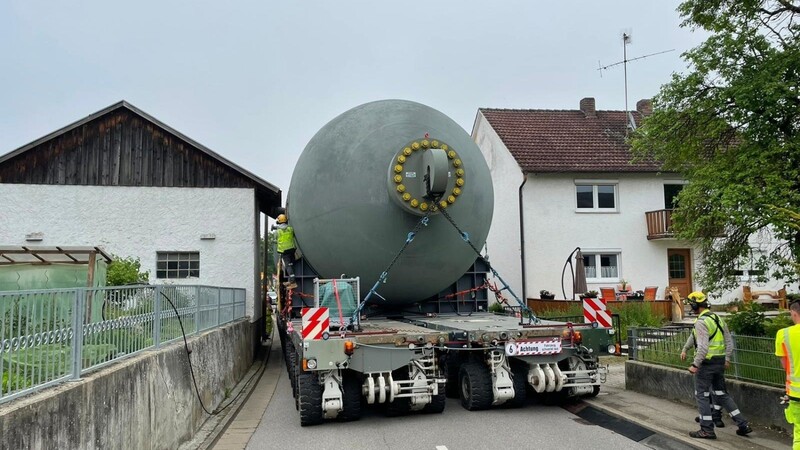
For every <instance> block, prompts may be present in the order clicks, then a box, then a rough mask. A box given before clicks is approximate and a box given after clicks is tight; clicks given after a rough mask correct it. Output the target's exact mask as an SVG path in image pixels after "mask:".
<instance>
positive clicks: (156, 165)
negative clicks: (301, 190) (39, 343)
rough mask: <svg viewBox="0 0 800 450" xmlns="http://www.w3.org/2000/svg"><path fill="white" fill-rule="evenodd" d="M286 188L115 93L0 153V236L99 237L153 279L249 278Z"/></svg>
mask: <svg viewBox="0 0 800 450" xmlns="http://www.w3.org/2000/svg"><path fill="white" fill-rule="evenodd" d="M280 206H281V191H280V189H278V188H277V187H275V186H274V185H272V184H270V183H268V182H266V181H264V180H263V179H261V178H259V177H257V176H255V175H253V174H252V173H250V172H248V171H247V170H245V169H243V168H241V167H239V166H237V165H236V164H234V163H232V162H230V161H228V160H227V159H225V158H223V157H222V156H220V155H218V154H217V153H215V152H213V151H211V150H210V149H208V148H206V147H204V146H203V145H201V144H199V143H197V142H195V141H193V140H192V139H190V138H188V137H186V136H184V135H183V134H181V133H179V132H177V131H176V130H174V129H172V128H170V127H169V126H167V125H165V124H164V123H162V122H160V121H158V120H157V119H155V118H154V117H152V116H150V115H148V114H146V113H145V112H143V111H141V110H140V109H138V108H136V107H134V106H133V105H131V104H130V103H128V102H125V101H121V102H119V103H116V104H114V105H111V106H109V107H108V108H105V109H103V110H101V111H98V112H97V113H95V114H92V115H90V116H88V117H86V118H84V119H82V120H79V121H77V122H75V123H73V124H70V125H68V126H66V127H64V128H62V129H60V130H57V131H55V132H53V133H51V134H49V135H47V136H44V137H42V138H40V139H37V140H36V141H34V142H31V143H30V144H28V145H25V146H23V147H20V148H18V149H16V150H14V151H12V152H10V153H8V154H6V155H3V156H0V245H47V246H87V245H88V246H95V245H99V246H102V247H103V248H104V249H105V251H106V252H108V253H111V254H113V255H116V256H119V257H135V258H139V259H140V261H141V263H142V267H143V269H145V270H148V271H149V272H150V282H151V283H173V284H207V285H218V286H232V287H240V288H246V289H247V298H248V307H247V314H248V315H250V317H251V318H252V320H253V321H255V320H257V319H259V318H260V317H261V302H260V301H257V300H256V299H259V298H261V292H260V265H259V240H260V236H259V232H260V230H261V223H262V220H264V221H265V218H264V217H263V216H262V215H267V216H270V217H276V216H277V214H278V213H279V212H280Z"/></svg>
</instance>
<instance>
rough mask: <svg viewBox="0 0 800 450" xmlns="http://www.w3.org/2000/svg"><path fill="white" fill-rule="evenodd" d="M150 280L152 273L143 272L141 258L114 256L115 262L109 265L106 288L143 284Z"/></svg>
mask: <svg viewBox="0 0 800 450" xmlns="http://www.w3.org/2000/svg"><path fill="white" fill-rule="evenodd" d="M149 279H150V271H144V272H142V264H141V263H140V262H139V258H132V257H128V258H120V257H119V256H114V261H112V262H111V264H109V265H108V270H107V271H106V286H125V285H130V284H141V283H147V282H148V280H149Z"/></svg>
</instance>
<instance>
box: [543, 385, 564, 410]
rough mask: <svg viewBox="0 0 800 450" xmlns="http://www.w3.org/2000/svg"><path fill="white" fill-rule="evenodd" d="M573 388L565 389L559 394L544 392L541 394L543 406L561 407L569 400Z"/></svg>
mask: <svg viewBox="0 0 800 450" xmlns="http://www.w3.org/2000/svg"><path fill="white" fill-rule="evenodd" d="M571 390H572V388H564V389H561V390H560V391H558V392H542V393H541V394H539V399H540V400H541V402H542V404H543V405H547V406H561V405H563V404H565V403H567V400H569V394H570V391H571Z"/></svg>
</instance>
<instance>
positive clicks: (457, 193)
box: [453, 188, 461, 197]
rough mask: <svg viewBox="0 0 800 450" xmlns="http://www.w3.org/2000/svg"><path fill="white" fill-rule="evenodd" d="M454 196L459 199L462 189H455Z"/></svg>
mask: <svg viewBox="0 0 800 450" xmlns="http://www.w3.org/2000/svg"><path fill="white" fill-rule="evenodd" d="M453 195H455V196H456V197H458V196H459V195H461V189H459V188H453Z"/></svg>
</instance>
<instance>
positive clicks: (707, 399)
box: [687, 291, 753, 439]
mask: <svg viewBox="0 0 800 450" xmlns="http://www.w3.org/2000/svg"><path fill="white" fill-rule="evenodd" d="M687 299H688V301H689V306H691V307H692V311H694V312H695V313H697V314H698V315H697V319H696V320H695V322H694V330H692V333H694V341H695V343H696V344H697V350H696V351H695V354H694V360H693V361H692V365H691V366H689V372H691V373H692V374H693V375H694V376H695V379H694V381H695V383H694V386H695V388H694V393H695V398H696V399H697V409H698V411H699V413H700V430H699V431H692V432H690V433H689V436H691V437H693V438H700V439H716V438H717V435H716V434H715V433H714V420H713V414H712V411H711V394H712V393H713V394H714V397H715V401H716V402H718V404H719V405H720V406H722V407H723V408H725V409H726V410H727V411H728V413H729V414H730V415H731V418H732V419H733V421H734V422H736V425H737V426H738V427H739V429H738V430H736V434H738V435H739V436H746V435H748V434H749V433H752V432H753V429H752V428H750V425H749V423H748V422H747V420H746V419H745V418H744V416H743V415H742V413H741V411H739V408H738V407H737V406H736V402H734V401H733V399H732V398H731V397H730V396H729V395H728V391H727V390H726V388H725V369H727V368H728V367H729V366H730V361H731V356H733V338H732V337H731V333H730V331H728V326H727V325H726V324H725V321H724V320H722V318H720V317H719V316H717V315H716V314H714V313H713V312H711V310H710V309H708V299H707V298H706V295H705V294H703V293H702V292H699V291H695V292H692V293H691V294H689V296H688V298H687Z"/></svg>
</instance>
